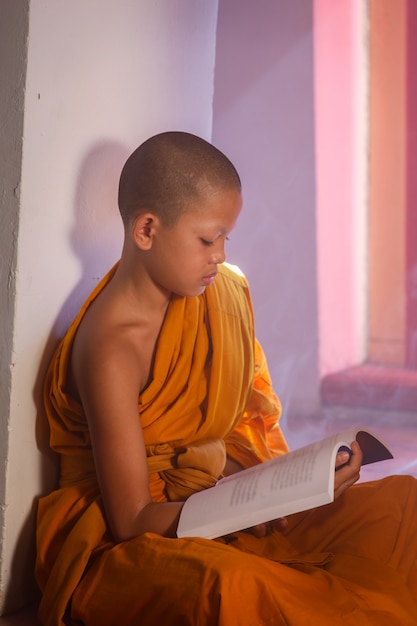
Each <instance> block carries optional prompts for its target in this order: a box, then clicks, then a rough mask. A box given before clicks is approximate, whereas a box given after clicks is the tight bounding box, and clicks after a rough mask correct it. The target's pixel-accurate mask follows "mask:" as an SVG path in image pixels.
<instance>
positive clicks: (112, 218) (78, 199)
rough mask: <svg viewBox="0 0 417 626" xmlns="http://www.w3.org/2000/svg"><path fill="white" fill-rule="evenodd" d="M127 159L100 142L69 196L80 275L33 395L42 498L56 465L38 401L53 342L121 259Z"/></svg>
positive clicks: (53, 480) (49, 342)
mask: <svg viewBox="0 0 417 626" xmlns="http://www.w3.org/2000/svg"><path fill="white" fill-rule="evenodd" d="M128 156H129V152H128V150H127V149H126V148H125V147H124V146H122V145H121V144H118V143H101V144H98V145H96V146H95V147H94V148H93V149H92V150H91V151H90V152H89V153H88V154H87V156H86V157H85V159H84V161H83V163H82V165H81V167H80V171H79V175H78V181H77V186H76V189H75V194H74V222H73V227H72V229H71V231H70V233H69V240H70V242H71V248H72V250H73V251H74V253H75V256H76V257H77V258H78V259H79V261H80V263H81V276H80V279H79V281H78V283H77V284H76V285H75V287H73V289H72V291H71V292H70V294H69V295H68V297H67V299H66V300H65V302H64V304H63V305H62V307H61V310H60V312H59V314H58V316H57V318H56V321H55V324H54V326H53V328H52V331H51V333H50V335H49V337H48V340H47V343H46V346H45V350H44V353H43V357H42V360H41V364H40V368H39V374H38V377H37V380H36V384H35V387H34V390H33V395H34V400H35V404H36V407H37V420H36V441H37V445H38V449H39V450H40V451H41V453H42V457H43V460H44V463H43V468H42V488H43V489H42V492H43V493H47V492H48V491H50V490H51V489H53V488H54V487H55V485H56V474H57V472H56V468H57V461H56V458H55V455H54V454H53V453H52V452H51V450H50V448H49V428H48V425H47V420H46V416H45V414H44V410H43V402H42V388H43V381H44V378H45V373H46V369H47V367H48V364H49V361H50V359H51V356H52V353H53V351H54V350H55V348H56V345H57V343H58V341H59V340H60V338H61V337H62V336H63V335H64V333H65V331H66V330H67V328H68V326H69V325H70V324H71V322H72V320H73V318H74V317H75V315H76V314H77V313H78V311H79V309H80V307H81V305H82V304H83V302H84V300H85V299H86V298H87V296H88V295H89V294H90V292H91V291H92V289H94V287H95V286H96V285H97V283H98V282H99V280H100V279H101V278H102V276H104V274H105V273H106V272H107V271H108V270H109V269H110V267H111V266H112V265H113V264H114V263H115V262H116V261H117V259H118V258H119V256H120V253H121V248H122V242H123V227H122V221H121V218H120V215H119V211H118V205H117V192H118V183H119V177H120V172H121V169H122V167H123V165H124V163H125V161H126V159H127V157H128ZM54 470H55V471H54ZM52 477H53V478H52Z"/></svg>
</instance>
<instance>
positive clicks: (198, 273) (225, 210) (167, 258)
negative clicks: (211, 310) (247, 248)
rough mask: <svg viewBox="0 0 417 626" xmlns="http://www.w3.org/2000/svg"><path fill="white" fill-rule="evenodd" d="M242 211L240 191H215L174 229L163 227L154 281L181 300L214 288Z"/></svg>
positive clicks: (155, 247)
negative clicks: (218, 270)
mask: <svg viewBox="0 0 417 626" xmlns="http://www.w3.org/2000/svg"><path fill="white" fill-rule="evenodd" d="M241 208H242V196H241V194H240V193H239V191H238V190H235V189H233V190H229V191H216V192H214V193H210V194H209V195H207V196H206V197H205V198H203V200H201V201H200V202H199V204H198V205H196V207H192V208H190V209H189V210H187V211H185V212H184V213H183V214H182V215H181V216H180V218H179V219H178V221H177V223H176V224H175V226H173V227H170V228H167V227H164V226H163V225H161V224H160V225H159V229H158V233H157V236H156V237H155V239H154V242H153V245H152V261H151V271H152V278H153V280H154V281H155V282H156V283H157V284H158V285H159V287H161V288H162V289H164V290H167V291H168V292H171V293H175V294H177V295H180V296H198V295H200V294H201V293H203V291H204V290H205V288H206V287H209V286H210V285H212V284H213V283H214V280H215V277H216V274H217V265H218V264H219V263H223V262H224V261H225V259H226V254H225V242H226V240H227V236H228V234H229V233H230V231H231V230H232V229H233V228H234V226H235V224H236V221H237V219H238V217H239V213H240V210H241Z"/></svg>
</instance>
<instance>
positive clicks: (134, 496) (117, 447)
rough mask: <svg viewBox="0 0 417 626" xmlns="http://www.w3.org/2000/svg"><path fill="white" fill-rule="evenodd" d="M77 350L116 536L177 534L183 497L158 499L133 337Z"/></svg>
mask: <svg viewBox="0 0 417 626" xmlns="http://www.w3.org/2000/svg"><path fill="white" fill-rule="evenodd" d="M92 345H94V350H93V349H92V347H91V345H87V347H83V348H82V349H81V350H79V351H78V352H76V353H75V354H74V357H73V359H74V363H73V366H74V374H75V379H76V383H77V387H78V392H79V395H80V399H81V402H82V404H83V407H84V410H85V413H86V416H87V420H88V424H89V429H90V435H91V441H92V447H93V453H94V461H95V465H96V471H97V476H98V482H99V486H100V491H101V495H102V498H103V503H104V508H105V511H106V515H107V519H108V522H109V525H110V528H111V531H112V533H113V535H114V538H115V539H116V540H117V541H125V540H127V539H131V538H133V537H135V536H138V535H141V534H142V533H145V532H148V531H150V532H155V533H158V534H161V535H166V536H175V534H176V528H177V522H178V518H179V515H180V512H181V508H182V503H180V502H172V503H171V502H168V503H154V502H152V500H151V494H150V490H149V476H148V467H147V460H146V450H145V444H144V439H143V432H142V427H141V424H140V420H139V415H138V406H137V402H138V394H139V390H140V388H141V387H142V386H143V384H144V382H143V377H144V374H143V373H142V371H141V364H140V363H139V362H138V355H137V353H136V352H135V350H134V348H133V346H132V345H131V344H130V343H129V341H127V340H126V341H123V340H122V341H121V340H120V337H118V338H117V339H106V340H105V341H101V342H94V343H93V344H92Z"/></svg>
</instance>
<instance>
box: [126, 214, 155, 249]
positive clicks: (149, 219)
mask: <svg viewBox="0 0 417 626" xmlns="http://www.w3.org/2000/svg"><path fill="white" fill-rule="evenodd" d="M158 224H159V220H158V218H157V217H156V215H153V213H142V215H139V217H137V218H136V220H135V222H134V224H133V232H132V237H133V241H134V242H135V244H136V246H137V247H138V248H139V249H140V250H150V248H152V242H153V238H154V235H155V233H156V230H157V228H158Z"/></svg>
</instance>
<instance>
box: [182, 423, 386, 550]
mask: <svg viewBox="0 0 417 626" xmlns="http://www.w3.org/2000/svg"><path fill="white" fill-rule="evenodd" d="M355 439H356V440H357V441H358V443H359V445H360V447H361V450H362V452H363V465H367V464H369V463H375V462H376V461H382V460H384V459H392V458H393V456H392V454H391V452H390V451H389V450H388V448H387V447H386V446H385V445H384V444H383V443H382V442H381V441H380V440H379V439H377V438H376V437H375V435H373V434H372V433H371V432H370V431H369V430H367V429H366V428H362V427H356V428H351V429H349V430H346V431H343V432H341V433H339V434H337V435H333V436H331V437H327V438H326V439H323V440H322V441H318V442H316V443H312V444H310V445H307V446H305V447H303V448H300V449H299V450H294V451H293V452H289V453H288V454H284V455H282V456H279V457H277V458H275V459H272V460H271V461H266V462H265V463H261V464H260V465H256V466H254V467H250V468H248V469H246V470H243V471H241V472H238V473H237V474H232V475H231V476H227V477H226V478H222V479H221V480H219V482H218V483H217V484H216V485H215V486H214V487H211V488H210V489H205V490H203V491H200V492H198V493H195V494H193V495H192V496H190V497H189V498H188V500H187V501H186V502H185V504H184V507H183V509H182V512H181V516H180V519H179V523H178V529H177V536H178V537H205V538H207V539H214V538H215V537H220V536H221V535H227V534H228V533H231V532H235V531H237V530H242V529H244V528H249V527H251V526H254V525H255V524H260V523H262V522H268V521H270V520H273V519H278V518H279V517H284V516H286V515H291V514H292V513H297V512H299V511H306V510H308V509H312V508H314V507H317V506H321V505H323V504H328V503H329V502H333V500H334V476H335V461H336V454H337V452H338V450H339V448H342V447H343V448H345V447H347V448H348V449H349V450H350V447H349V446H350V444H351V442H352V441H354V440H355Z"/></svg>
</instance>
